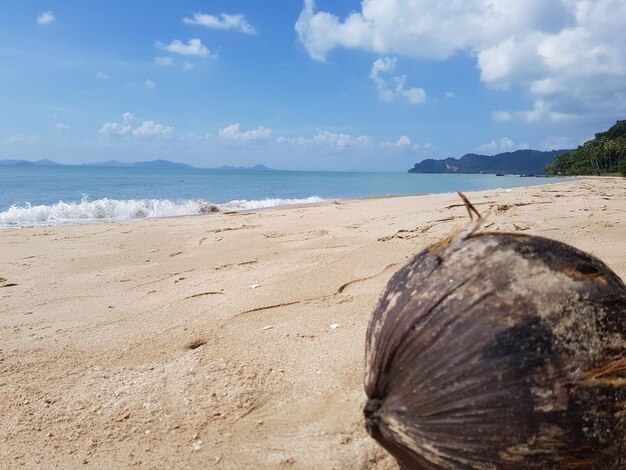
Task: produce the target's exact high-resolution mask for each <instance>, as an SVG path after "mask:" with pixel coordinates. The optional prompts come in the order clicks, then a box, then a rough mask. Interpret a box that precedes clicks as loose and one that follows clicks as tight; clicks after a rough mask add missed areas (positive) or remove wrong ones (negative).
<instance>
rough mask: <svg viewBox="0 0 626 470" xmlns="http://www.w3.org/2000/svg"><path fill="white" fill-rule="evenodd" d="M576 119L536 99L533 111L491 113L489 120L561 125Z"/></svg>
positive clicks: (572, 115) (574, 116)
mask: <svg viewBox="0 0 626 470" xmlns="http://www.w3.org/2000/svg"><path fill="white" fill-rule="evenodd" d="M577 118H578V117H577V116H576V115H575V114H567V113H560V112H556V111H553V110H552V105H551V104H550V103H548V102H546V101H544V100H541V99H537V100H535V103H534V105H533V109H529V110H525V111H516V112H509V111H493V112H492V113H491V119H493V120H494V121H495V122H508V121H512V120H514V119H515V120H517V121H521V122H526V123H529V124H533V123H542V122H550V123H562V122H568V121H575V120H576V119H577Z"/></svg>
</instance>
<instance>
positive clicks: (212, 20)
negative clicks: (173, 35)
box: [183, 13, 256, 34]
mask: <svg viewBox="0 0 626 470" xmlns="http://www.w3.org/2000/svg"><path fill="white" fill-rule="evenodd" d="M183 23H185V24H191V25H199V26H204V27H206V28H211V29H225V30H228V29H232V30H234V31H240V32H242V33H245V34H256V30H255V29H254V27H253V26H252V25H251V24H250V23H248V21H247V20H246V17H245V16H244V15H242V14H240V13H238V14H234V15H229V14H227V13H222V14H221V15H219V16H215V15H209V14H206V13H195V14H194V15H193V18H183Z"/></svg>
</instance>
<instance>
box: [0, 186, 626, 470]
mask: <svg viewBox="0 0 626 470" xmlns="http://www.w3.org/2000/svg"><path fill="white" fill-rule="evenodd" d="M465 194H466V196H467V197H468V198H469V199H470V201H471V202H472V203H473V204H475V206H476V207H477V209H478V210H479V211H480V212H481V213H483V214H486V216H487V220H486V223H485V230H489V231H509V232H518V233H524V234H529V235H541V236H546V237H548V238H553V239H557V240H560V241H563V242H565V243H569V244H571V245H573V246H575V247H576V248H579V249H582V250H584V251H586V252H589V253H591V254H594V255H596V256H597V257H598V258H600V259H601V260H602V261H604V262H605V263H606V264H607V265H608V266H609V267H610V268H611V269H613V270H614V271H615V272H616V273H617V274H618V275H619V276H620V277H621V278H622V279H624V278H626V220H625V219H624V214H625V209H624V208H625V207H626V179H623V178H622V179H618V178H582V179H576V180H574V181H564V182H558V183H549V184H542V185H533V186H522V187H516V188H503V189H494V190H484V191H476V192H467V193H465ZM468 220H469V219H468V217H467V213H466V210H465V207H463V204H462V203H461V201H460V199H459V197H458V196H457V195H456V194H454V193H444V194H435V195H423V196H402V197H393V198H389V197H381V198H368V199H350V200H338V201H334V202H331V201H325V202H321V203H312V204H306V205H301V206H296V205H289V206H280V207H273V208H270V209H265V210H256V211H255V212H236V213H230V214H226V213H216V214H212V215H211V216H210V217H197V216H177V217H171V218H170V217H168V218H149V219H141V220H132V221H124V222H103V223H97V224H76V225H57V226H46V227H41V226H39V227H28V228H20V229H19V230H18V229H17V228H15V229H8V230H0V344H1V345H2V346H0V394H1V395H2V396H3V397H6V399H4V400H2V401H0V419H2V422H3V424H4V425H3V426H2V427H1V428H0V444H1V445H0V458H2V459H3V461H4V462H5V463H6V465H7V466H8V468H40V467H42V466H46V467H47V468H63V469H65V468H85V465H86V464H88V465H91V466H94V467H96V468H126V467H129V466H134V465H141V466H147V467H149V468H152V467H168V468H207V467H212V468H213V467H214V468H224V469H231V468H232V469H235V468H246V467H255V468H261V469H265V468H267V469H270V468H276V467H282V466H284V467H285V468H333V467H334V468H346V469H361V468H366V469H370V470H389V469H395V468H397V466H396V464H395V463H394V461H393V460H392V459H391V458H390V457H389V456H388V455H387V454H386V453H385V452H384V451H383V450H382V449H380V448H379V447H378V446H377V445H376V444H375V443H374V441H373V440H372V439H370V438H369V437H368V436H367V434H366V432H365V429H364V426H363V420H362V412H361V407H362V402H363V397H364V393H363V386H362V378H363V354H364V353H363V348H364V338H365V329H366V327H367V322H368V320H369V317H370V314H371V312H372V310H373V308H374V306H375V303H376V301H377V298H378V295H379V294H380V293H381V292H382V290H383V288H384V286H385V284H386V282H387V280H388V279H389V278H390V277H391V275H392V274H393V273H394V272H395V271H396V270H397V269H399V267H401V266H402V265H403V264H404V263H405V262H406V261H407V259H408V258H410V257H411V256H413V255H414V254H416V253H418V252H419V251H420V250H422V249H424V248H425V247H426V246H428V245H429V244H431V243H433V242H435V241H437V240H439V239H440V238H441V237H443V236H445V235H446V234H448V233H449V232H450V231H451V230H452V229H453V228H454V227H455V226H457V225H462V224H464V223H466V222H467V221H468ZM129 222H132V223H129Z"/></svg>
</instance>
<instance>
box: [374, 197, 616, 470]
mask: <svg viewBox="0 0 626 470" xmlns="http://www.w3.org/2000/svg"><path fill="white" fill-rule="evenodd" d="M462 197H463V196H462ZM466 205H467V207H468V210H470V216H471V215H472V212H474V213H475V214H476V215H478V219H477V220H473V221H471V222H470V223H469V224H468V225H467V226H466V227H465V228H464V229H462V230H460V231H459V232H457V233H456V234H453V235H451V236H449V237H448V238H446V239H444V240H442V241H441V242H439V243H436V244H435V245H432V246H430V247H429V248H427V249H425V250H424V251H422V252H421V253H419V254H418V255H416V256H415V257H414V258H413V259H412V260H411V261H409V263H408V264H407V265H405V266H404V267H403V268H402V269H400V270H399V271H398V272H397V273H396V274H395V275H394V276H393V277H392V278H391V280H390V281H389V283H388V285H387V287H386V289H385V291H384V293H383V294H382V296H381V298H380V300H379V302H378V305H377V306H376V308H375V310H374V312H373V315H372V318H371V320H370V323H369V326H368V330H367V340H366V374H365V391H366V394H367V403H366V405H365V409H364V414H365V425H366V428H367V431H368V432H369V434H370V435H371V436H372V437H373V438H374V439H376V440H377V441H378V442H379V443H380V444H381V445H382V446H383V447H384V448H385V449H387V451H389V452H390V453H391V454H392V455H393V456H394V457H395V458H396V459H397V461H398V462H399V463H400V464H401V465H403V466H405V467H407V468H411V469H459V468H476V469H496V468H497V469H500V468H506V469H529V468H566V469H574V468H597V469H617V468H626V421H625V415H626V286H625V285H624V283H623V282H622V281H621V280H620V278H619V277H618V276H617V275H616V274H615V273H614V272H613V271H611V270H610V269H609V268H608V267H607V266H606V265H605V264H604V263H602V262H601V261H600V260H598V259H597V258H594V257H593V256H590V255H588V254H586V253H584V252H582V251H580V250H577V249H576V248H573V247H571V246H569V245H566V244H564V243H560V242H557V241H554V240H549V239H547V238H543V237H536V236H528V235H521V234H515V233H485V232H481V231H479V228H480V225H481V222H482V220H481V218H480V215H479V214H478V212H476V210H475V209H474V208H473V207H472V206H471V204H469V202H466Z"/></svg>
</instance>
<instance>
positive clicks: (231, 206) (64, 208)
mask: <svg viewBox="0 0 626 470" xmlns="http://www.w3.org/2000/svg"><path fill="white" fill-rule="evenodd" d="M321 201H323V199H322V198H319V197H317V196H313V197H309V198H306V199H263V200H236V201H230V202H227V203H225V204H215V206H217V208H219V210H221V211H245V210H252V209H264V208H268V207H274V206H281V205H287V204H302V203H310V202H321ZM211 205H213V204H211V203H209V202H207V201H202V200H184V201H171V200H169V199H128V200H118V199H108V198H103V199H97V200H95V201H90V200H89V199H88V198H87V197H85V198H83V199H82V200H81V201H80V202H64V201H59V202H57V203H56V204H51V205H38V206H34V205H31V204H29V203H26V204H23V205H13V206H11V207H10V208H9V209H7V210H5V211H4V212H0V227H31V226H37V225H61V224H75V223H87V222H97V221H105V220H106V221H120V220H131V219H144V218H148V217H175V216H181V215H196V214H201V213H206V212H207V207H209V206H211Z"/></svg>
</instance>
